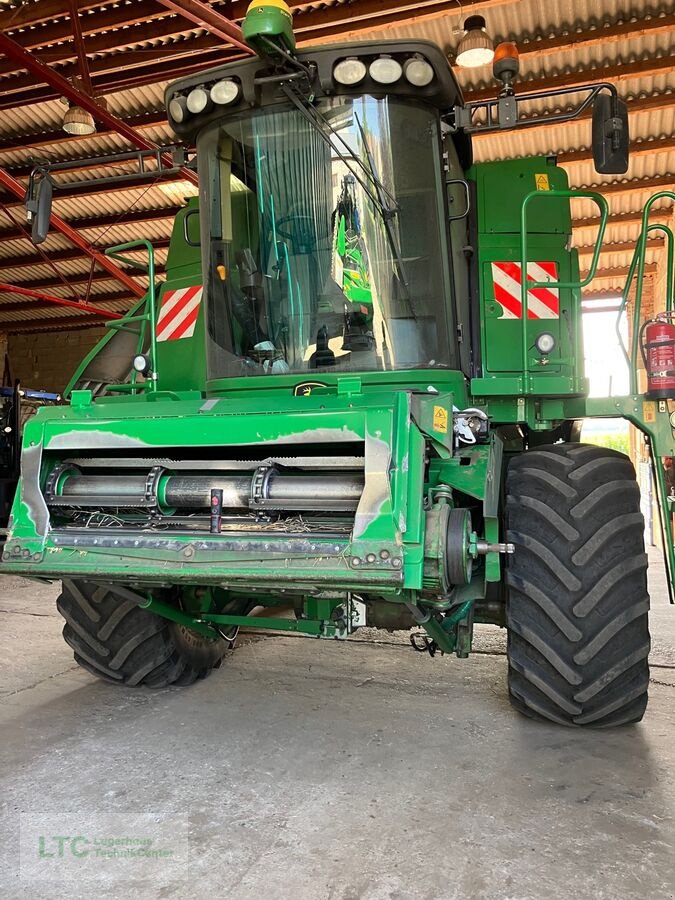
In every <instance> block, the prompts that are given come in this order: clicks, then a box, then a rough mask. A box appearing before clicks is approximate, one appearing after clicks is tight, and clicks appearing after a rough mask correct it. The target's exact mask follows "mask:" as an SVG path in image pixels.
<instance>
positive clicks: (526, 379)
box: [520, 189, 609, 394]
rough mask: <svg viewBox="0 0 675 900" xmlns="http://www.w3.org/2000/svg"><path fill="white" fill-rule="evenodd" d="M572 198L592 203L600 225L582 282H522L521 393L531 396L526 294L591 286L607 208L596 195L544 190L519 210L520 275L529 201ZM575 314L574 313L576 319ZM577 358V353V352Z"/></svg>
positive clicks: (527, 198)
mask: <svg viewBox="0 0 675 900" xmlns="http://www.w3.org/2000/svg"><path fill="white" fill-rule="evenodd" d="M572 197H574V198H576V199H578V200H592V201H593V202H594V203H595V204H596V206H597V207H598V209H599V211H600V225H599V227H598V234H597V237H596V241H595V247H594V248H593V258H592V260H591V265H590V267H589V270H588V275H587V276H586V278H584V279H583V280H581V279H576V280H574V279H573V280H571V281H564V280H562V279H560V280H558V281H548V282H546V281H534V282H529V283H528V281H527V280H526V279H525V278H523V279H522V283H521V292H520V297H521V304H522V315H521V322H522V332H521V349H522V354H523V356H522V359H523V393H524V394H529V393H531V375H530V350H529V347H528V315H527V314H528V307H529V300H528V297H529V293H530V291H534V290H536V289H537V288H543V287H548V288H557V290H558V291H561V290H568V291H580V290H581V289H582V288H584V287H586V286H587V285H589V284H590V283H591V281H592V280H593V278H594V277H595V273H596V271H597V268H598V262H599V260H600V251H601V249H602V241H603V238H604V236H605V229H606V228H607V218H608V216H609V205H608V203H607V201H606V200H605V198H604V197H603V196H602V195H601V194H598V193H597V192H596V191H571V190H569V189H566V190H547V191H539V190H537V191H531V192H530V193H529V194H527V195H526V196H525V197H524V199H523V202H522V204H521V208H520V265H521V272H526V271H527V263H528V260H530V259H531V256H530V253H529V247H528V241H527V239H528V234H529V231H528V227H529V222H528V207H529V206H531V204H532V201H533V200H535V199H539V200H540V201H541V200H542V199H546V200H547V201H550V199H551V198H553V199H557V198H560V199H565V200H571V199H572ZM578 316H579V313H577V318H578ZM580 346H581V344H580V343H579V344H578V345H577V347H580ZM577 355H578V350H577Z"/></svg>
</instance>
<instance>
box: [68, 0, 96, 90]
mask: <svg viewBox="0 0 675 900" xmlns="http://www.w3.org/2000/svg"><path fill="white" fill-rule="evenodd" d="M70 22H71V25H72V27H73V38H74V40H75V47H76V48H77V64H78V66H79V67H80V80H81V82H82V87H83V88H84V89H85V91H86V92H87V93H88V94H89V95H90V96H91V97H93V96H94V86H93V84H92V83H91V75H90V74H89V63H88V62H87V51H86V50H85V47H84V37H83V36H82V24H81V22H80V13H79V10H78V8H77V0H70Z"/></svg>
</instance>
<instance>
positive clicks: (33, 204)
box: [26, 172, 53, 244]
mask: <svg viewBox="0 0 675 900" xmlns="http://www.w3.org/2000/svg"><path fill="white" fill-rule="evenodd" d="M52 189H53V188H52V180H51V178H50V177H49V175H44V174H42V175H41V174H40V173H39V172H33V173H32V174H31V177H30V181H29V182H28V193H27V194H26V214H27V218H28V221H29V222H30V224H31V239H32V241H33V243H34V244H42V243H43V241H44V240H45V239H46V237H47V235H48V234H49V219H50V217H51V214H52Z"/></svg>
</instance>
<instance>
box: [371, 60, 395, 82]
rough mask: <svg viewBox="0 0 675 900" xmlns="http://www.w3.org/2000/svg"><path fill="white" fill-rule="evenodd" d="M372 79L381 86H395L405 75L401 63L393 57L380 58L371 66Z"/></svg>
mask: <svg viewBox="0 0 675 900" xmlns="http://www.w3.org/2000/svg"><path fill="white" fill-rule="evenodd" d="M369 71H370V77H371V78H372V79H373V81H377V82H378V83H379V84H394V82H396V81H398V80H399V78H400V77H401V75H403V66H402V65H401V63H400V62H399V61H398V60H396V59H392V57H391V56H380V57H379V59H375V60H373V62H371V64H370V70H369Z"/></svg>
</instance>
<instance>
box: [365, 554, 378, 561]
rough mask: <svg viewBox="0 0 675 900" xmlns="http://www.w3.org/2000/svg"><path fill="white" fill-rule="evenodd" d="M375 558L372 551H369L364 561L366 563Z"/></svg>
mask: <svg viewBox="0 0 675 900" xmlns="http://www.w3.org/2000/svg"><path fill="white" fill-rule="evenodd" d="M376 559H377V557H376V556H375V554H374V553H369V554H368V556H366V562H368V563H374V562H375V560H376Z"/></svg>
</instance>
